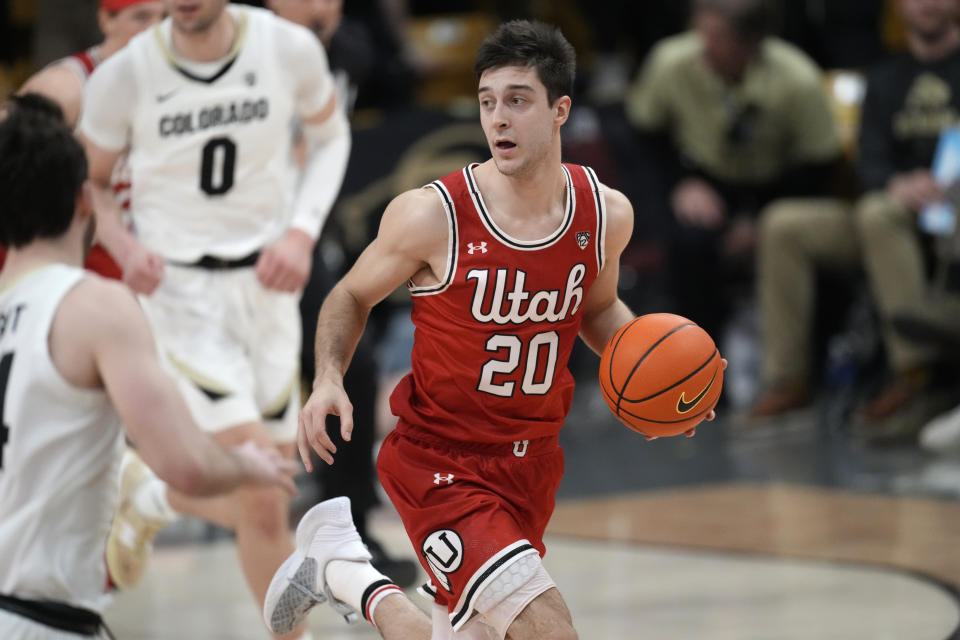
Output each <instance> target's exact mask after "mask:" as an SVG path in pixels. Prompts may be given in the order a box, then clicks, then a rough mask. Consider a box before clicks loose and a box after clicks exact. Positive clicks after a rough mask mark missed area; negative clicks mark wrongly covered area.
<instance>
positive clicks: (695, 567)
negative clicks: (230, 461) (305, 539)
mask: <svg viewBox="0 0 960 640" xmlns="http://www.w3.org/2000/svg"><path fill="white" fill-rule="evenodd" d="M376 530H377V531H378V533H379V534H380V535H381V537H382V538H383V539H384V542H385V543H386V544H387V545H388V547H389V548H390V549H392V550H393V551H394V553H400V554H407V555H412V553H413V550H412V548H411V547H410V545H409V543H408V542H407V541H406V538H405V536H404V534H403V531H402V528H401V527H400V524H399V521H398V520H397V519H396V517H395V515H394V514H392V513H390V512H389V511H386V510H384V511H383V512H382V513H381V514H379V515H378V519H377V520H376ZM957 540H960V507H958V506H957V504H956V503H954V502H951V501H937V500H927V499H916V498H903V499H901V498H890V497H885V496H872V495H859V494H853V493H849V492H836V491H829V490H819V489H809V488H801V487H790V486H780V485H774V486H750V485H730V486H709V487H704V488H697V487H692V488H687V489H682V490H681V489H676V490H669V491H660V492H642V493H637V494H628V495H618V496H607V497H601V498H592V499H589V500H567V501H563V502H561V503H560V504H559V505H558V508H557V511H556V513H555V515H554V518H553V521H552V523H551V526H550V529H549V536H548V539H547V548H548V553H547V557H546V559H545V564H546V566H547V568H548V570H549V571H550V572H551V574H552V575H553V577H554V579H555V580H556V581H557V583H558V585H559V586H560V588H561V591H562V592H563V593H564V595H565V597H566V599H567V601H568V603H569V605H570V608H571V611H572V612H573V615H574V620H575V624H576V626H577V628H578V631H579V633H580V637H581V638H583V639H585V640H587V639H590V640H606V639H611V640H613V639H616V640H622V639H624V638H643V639H651V640H660V639H663V640H667V639H670V640H685V639H688V638H689V639H691V640H692V639H697V640H699V639H702V638H710V639H711V640H753V639H757V640H760V639H763V640H811V639H816V640H861V639H862V640H901V639H902V640H947V639H948V638H953V637H955V636H956V634H957V628H958V625H960V608H958V600H957V597H956V591H954V590H952V589H951V588H950V586H949V585H951V584H952V585H953V586H954V587H956V586H957V585H960V564H958V556H960V554H958V553H956V552H955V551H954V548H955V546H956V543H957ZM948 583H949V584H948ZM411 597H412V598H413V599H414V601H415V602H420V603H421V604H422V601H421V600H420V598H419V596H417V595H412V596H411ZM107 619H108V621H109V623H110V625H111V627H112V629H113V630H114V632H115V634H116V635H117V637H118V638H120V639H123V638H141V639H144V640H152V639H158V640H159V639H166V638H170V639H173V638H204V639H220V638H222V639H224V640H227V639H236V640H248V639H249V640H255V639H265V638H267V637H268V636H267V635H266V632H265V631H264V630H263V627H262V623H260V621H259V617H258V612H257V610H256V607H255V606H254V605H253V603H252V600H251V598H250V597H249V595H248V594H247V591H246V587H245V585H244V582H243V579H242V577H241V574H240V572H239V569H238V568H237V566H236V562H235V559H234V553H233V550H232V545H231V543H230V542H229V541H221V542H218V543H214V544H188V545H178V546H169V547H165V548H162V549H160V550H159V551H158V552H157V554H156V557H155V558H154V561H153V564H152V565H151V568H150V571H149V572H148V576H147V578H146V580H145V582H144V583H143V584H142V585H141V586H140V587H138V588H137V589H135V590H133V591H131V592H128V593H123V594H120V595H119V596H118V597H117V598H116V599H115V601H114V602H113V603H112V605H111V606H110V608H109V609H108V611H107ZM310 623H311V629H312V630H313V632H314V634H315V638H316V639H317V640H340V639H344V638H376V637H379V636H377V634H376V633H375V632H374V630H373V629H372V628H371V627H369V625H366V624H364V623H361V624H358V625H355V626H352V627H348V626H346V625H345V624H344V623H343V622H342V621H341V620H340V619H339V618H337V617H336V616H335V615H334V614H333V613H332V611H330V610H328V609H326V608H320V609H319V610H317V611H315V612H314V613H312V614H311V618H310Z"/></svg>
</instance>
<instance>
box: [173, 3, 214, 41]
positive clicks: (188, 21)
mask: <svg viewBox="0 0 960 640" xmlns="http://www.w3.org/2000/svg"><path fill="white" fill-rule="evenodd" d="M164 4H165V5H166V7H167V12H168V13H169V14H170V17H171V18H173V24H174V26H175V27H176V28H177V30H178V31H180V32H182V33H203V32H204V31H206V30H207V29H209V28H210V27H212V26H213V23H214V22H216V21H217V18H219V17H220V14H221V13H223V10H224V9H225V8H226V6H227V0H164Z"/></svg>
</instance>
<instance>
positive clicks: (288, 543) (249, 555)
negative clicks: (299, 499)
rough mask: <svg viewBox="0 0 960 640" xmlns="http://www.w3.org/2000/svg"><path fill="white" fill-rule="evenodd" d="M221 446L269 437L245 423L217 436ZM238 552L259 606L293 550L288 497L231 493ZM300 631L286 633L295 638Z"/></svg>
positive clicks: (289, 448) (288, 452)
mask: <svg viewBox="0 0 960 640" xmlns="http://www.w3.org/2000/svg"><path fill="white" fill-rule="evenodd" d="M217 440H218V441H219V442H220V443H221V444H223V445H224V446H228V447H230V446H236V445H239V444H241V443H243V442H245V441H247V440H254V441H255V442H257V443H258V444H261V445H264V446H266V445H268V444H271V443H272V442H273V441H272V438H271V436H270V435H269V434H268V433H267V430H266V429H265V428H264V426H263V425H262V424H259V423H255V424H247V425H242V426H237V427H232V428H230V429H226V430H224V431H221V432H220V433H218V434H217ZM280 450H281V453H283V455H285V456H288V457H292V456H293V445H292V444H284V445H280ZM232 497H233V499H234V501H233V506H234V520H235V522H236V526H235V527H234V531H235V532H236V536H237V538H236V543H237V553H238V555H239V557H240V565H241V567H242V568H243V573H244V575H245V576H246V578H247V584H248V585H250V589H251V591H252V592H253V595H254V597H255V598H256V599H257V602H258V603H259V605H260V606H261V607H262V606H263V602H264V598H265V596H266V593H267V586H268V585H269V584H270V579H271V578H272V577H273V574H274V572H275V571H276V570H277V567H279V566H280V564H281V563H282V562H283V560H284V559H285V558H286V557H287V556H289V555H290V553H291V552H292V551H293V541H292V537H291V535H290V527H289V525H288V518H289V507H290V500H289V497H288V496H286V495H283V493H282V492H281V491H279V490H273V489H240V490H237V491H235V492H234V494H233V496H232ZM299 632H300V629H294V630H291V631H290V632H289V634H290V635H289V636H284V637H294V638H295V637H298V636H299Z"/></svg>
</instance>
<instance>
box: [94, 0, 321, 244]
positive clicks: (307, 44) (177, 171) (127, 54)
mask: <svg viewBox="0 0 960 640" xmlns="http://www.w3.org/2000/svg"><path fill="white" fill-rule="evenodd" d="M227 11H230V12H231V15H232V17H233V20H234V22H235V25H236V37H235V40H234V45H233V48H232V49H231V51H230V53H229V54H228V55H227V56H226V57H225V58H223V59H221V60H218V61H216V62H212V63H205V64H198V63H194V62H190V61H186V60H183V59H181V58H179V57H178V55H177V53H176V52H175V51H174V50H173V45H172V42H171V29H172V25H171V21H170V19H169V18H168V19H167V20H165V21H163V22H162V23H161V24H160V25H158V26H157V27H154V28H153V29H149V30H147V31H145V32H143V33H141V34H140V35H138V36H136V37H135V38H134V39H133V40H131V41H130V44H129V45H127V47H126V48H125V49H123V50H121V51H120V52H119V53H117V54H116V55H114V56H112V57H111V58H110V59H108V60H107V61H106V62H104V63H103V64H102V65H100V66H99V67H98V68H97V70H96V71H95V72H94V73H93V75H92V76H91V78H90V81H89V82H88V83H87V86H86V90H85V95H84V111H83V117H82V119H81V123H80V130H81V131H82V133H83V134H84V135H86V136H87V137H89V138H90V139H91V140H92V141H93V142H94V143H95V144H97V146H99V147H101V148H103V149H108V150H119V149H122V148H124V147H126V146H127V145H129V146H130V166H131V170H132V182H133V190H132V193H131V212H132V216H133V221H134V226H135V227H136V230H137V236H138V238H139V239H140V241H141V242H142V243H143V244H144V245H145V246H146V247H147V248H148V249H150V250H152V251H155V252H157V253H159V254H160V255H162V256H164V257H165V258H167V259H170V260H174V261H179V262H192V261H195V260H197V259H198V258H200V257H201V256H203V255H205V254H206V255H212V256H216V257H218V258H239V257H242V256H246V255H248V254H250V253H252V252H254V251H256V250H258V249H260V248H262V247H263V246H264V245H266V244H268V243H270V242H272V241H274V240H276V239H277V238H279V237H280V236H281V235H282V233H283V232H284V231H285V230H286V229H287V228H288V227H289V224H290V219H291V217H292V207H291V204H292V203H290V189H289V185H290V182H291V177H290V171H291V166H290V144H291V124H292V122H293V121H294V118H295V116H299V117H301V118H309V117H311V116H315V115H316V114H318V113H319V112H320V111H321V110H322V109H323V107H325V106H326V104H327V102H328V101H329V99H330V98H331V96H332V95H333V87H334V84H333V79H332V76H331V75H330V71H329V68H328V66H327V60H326V55H325V54H324V51H323V47H322V46H321V45H320V43H319V41H318V40H317V38H316V36H314V35H313V34H312V33H311V32H310V31H308V30H307V29H305V28H303V27H300V26H297V25H294V24H293V23H291V22H287V21H286V20H283V19H281V18H279V17H277V16H275V15H274V14H273V13H271V12H269V11H266V10H263V9H255V8H251V7H241V6H235V5H229V6H228V7H227Z"/></svg>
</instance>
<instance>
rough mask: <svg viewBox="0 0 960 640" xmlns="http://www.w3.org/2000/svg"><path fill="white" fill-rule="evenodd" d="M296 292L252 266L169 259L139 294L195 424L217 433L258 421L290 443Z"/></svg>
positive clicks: (296, 404) (296, 367)
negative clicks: (155, 281)
mask: <svg viewBox="0 0 960 640" xmlns="http://www.w3.org/2000/svg"><path fill="white" fill-rule="evenodd" d="M299 300H300V294H299V293H283V292H280V291H272V290H269V289H266V288H265V287H264V286H263V285H261V284H260V282H259V280H257V276H256V273H255V272H254V268H253V267H242V268H235V269H219V270H215V269H203V268H199V267H183V266H177V265H170V264H167V265H166V266H165V268H164V279H163V281H162V282H161V283H160V286H159V287H158V288H157V290H156V291H154V293H153V294H152V295H150V296H140V302H141V305H142V307H143V310H144V312H145V313H146V315H147V318H148V319H149V321H150V325H151V326H152V328H153V331H154V335H155V337H156V341H157V345H158V348H159V350H160V354H161V356H162V358H163V360H164V362H165V364H166V365H167V366H168V367H169V369H170V370H171V372H172V373H173V374H174V376H175V377H176V379H177V382H178V384H179V386H180V389H181V390H182V392H183V395H184V397H185V398H186V401H187V405H188V406H189V407H190V411H191V413H192V414H193V417H194V419H195V420H196V421H197V424H199V425H200V427H201V428H202V429H204V430H206V431H211V432H215V431H222V430H224V429H227V428H230V427H235V426H239V425H242V424H246V423H250V422H263V423H264V424H265V425H266V426H267V428H268V429H269V430H270V432H271V435H272V436H273V438H274V440H275V441H276V442H278V443H284V442H293V441H294V440H295V439H296V434H297V414H298V412H299V410H300V380H299V378H300V341H301V335H300V334H301V329H300V327H301V325H300V306H299Z"/></svg>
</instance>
